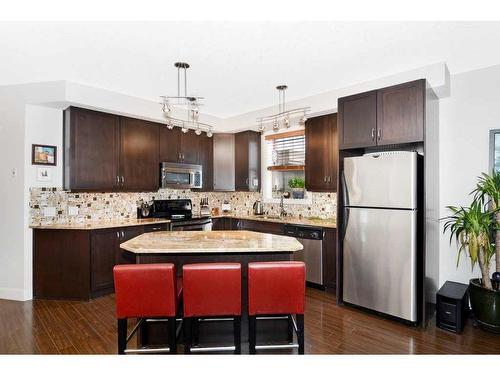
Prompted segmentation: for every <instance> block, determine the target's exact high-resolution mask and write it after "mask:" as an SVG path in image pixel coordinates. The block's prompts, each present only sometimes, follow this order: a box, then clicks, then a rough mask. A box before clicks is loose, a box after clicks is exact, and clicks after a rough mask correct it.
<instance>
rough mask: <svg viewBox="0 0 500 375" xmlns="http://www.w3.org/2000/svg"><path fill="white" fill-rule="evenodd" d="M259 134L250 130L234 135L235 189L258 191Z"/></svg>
mask: <svg viewBox="0 0 500 375" xmlns="http://www.w3.org/2000/svg"><path fill="white" fill-rule="evenodd" d="M260 143H261V134H260V133H259V132H255V131H252V130H247V131H244V132H240V133H236V134H235V135H234V150H235V151H234V175H235V181H234V185H235V190H236V191H260V183H261V181H260V172H261V171H260V147H261V145H260Z"/></svg>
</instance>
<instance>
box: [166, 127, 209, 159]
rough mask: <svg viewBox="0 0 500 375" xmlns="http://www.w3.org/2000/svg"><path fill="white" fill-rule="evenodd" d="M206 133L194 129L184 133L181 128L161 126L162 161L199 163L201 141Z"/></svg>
mask: <svg viewBox="0 0 500 375" xmlns="http://www.w3.org/2000/svg"><path fill="white" fill-rule="evenodd" d="M204 136H205V135H204V134H202V135H196V134H195V133H194V131H193V130H189V132H187V133H183V132H182V130H181V128H179V127H177V126H176V127H175V128H173V129H168V128H167V127H166V126H161V127H160V162H164V161H166V162H169V163H188V164H198V162H199V152H200V142H201V138H203V137H204Z"/></svg>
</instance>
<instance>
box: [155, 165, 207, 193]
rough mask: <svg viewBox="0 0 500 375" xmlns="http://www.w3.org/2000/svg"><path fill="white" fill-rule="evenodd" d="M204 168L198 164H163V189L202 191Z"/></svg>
mask: <svg viewBox="0 0 500 375" xmlns="http://www.w3.org/2000/svg"><path fill="white" fill-rule="evenodd" d="M202 173H203V171H202V167H201V165H198V164H181V163H167V162H163V163H161V187H162V188H172V189H201V188H202V187H203V178H202V176H203V175H202Z"/></svg>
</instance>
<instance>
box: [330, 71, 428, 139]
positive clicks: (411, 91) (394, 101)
mask: <svg viewBox="0 0 500 375" xmlns="http://www.w3.org/2000/svg"><path fill="white" fill-rule="evenodd" d="M425 90H426V83H425V80H424V79H420V80H417V81H412V82H407V83H403V84H400V85H395V86H390V87H386V88H383V89H380V90H374V91H369V92H365V93H361V94H356V95H352V96H347V97H344V98H340V99H339V100H338V111H339V112H338V115H339V148H340V149H354V148H365V147H373V146H377V145H378V146H382V145H396V144H402V143H414V142H423V141H424V122H425V119H424V116H425V95H426V94H425Z"/></svg>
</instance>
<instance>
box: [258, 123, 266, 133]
mask: <svg viewBox="0 0 500 375" xmlns="http://www.w3.org/2000/svg"><path fill="white" fill-rule="evenodd" d="M257 130H258V131H260V132H264V130H266V127H265V126H264V124H263V123H262V122H261V123H260V124H259V128H258V129H257Z"/></svg>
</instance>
